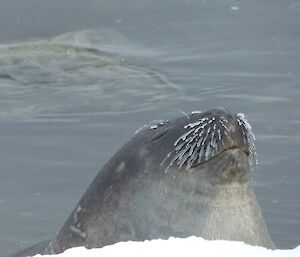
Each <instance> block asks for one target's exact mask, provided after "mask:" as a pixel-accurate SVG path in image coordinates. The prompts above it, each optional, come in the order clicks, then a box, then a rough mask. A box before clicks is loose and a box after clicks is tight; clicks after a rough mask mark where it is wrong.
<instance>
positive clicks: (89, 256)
mask: <svg viewBox="0 0 300 257" xmlns="http://www.w3.org/2000/svg"><path fill="white" fill-rule="evenodd" d="M41 256H42V255H40V254H38V255H35V257H41ZM46 256H49V257H54V256H57V257H154V256H172V257H182V256H189V257H194V256H195V257H196V256H197V257H199V256H205V257H253V256H255V257H269V256H270V257H274V256H276V257H286V256H288V257H300V246H298V247H297V248H295V249H291V250H279V249H278V250H270V249H266V248H263V247H259V246H251V245H247V244H245V243H243V242H233V241H223V240H216V241H209V240H205V239H203V238H200V237H189V238H170V239H168V240H161V239H158V240H152V241H144V242H120V243H116V244H114V245H109V246H105V247H103V248H98V249H89V250H88V249H86V248H84V247H76V248H71V249H68V250H66V251H65V252H64V253H61V254H57V255H43V256H42V257H46Z"/></svg>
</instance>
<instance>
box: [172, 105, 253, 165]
mask: <svg viewBox="0 0 300 257" xmlns="http://www.w3.org/2000/svg"><path fill="white" fill-rule="evenodd" d="M191 117H192V116H191ZM183 127H184V131H185V132H184V133H183V134H182V135H180V136H179V137H178V138H177V139H176V141H175V142H174V145H173V146H174V150H173V151H172V152H171V153H169V154H168V156H167V157H166V158H171V160H170V163H169V167H170V166H172V165H173V164H176V165H177V166H178V167H179V168H182V167H183V166H185V168H186V170H188V169H190V168H192V167H195V166H197V165H199V164H201V163H204V162H206V161H208V160H210V159H212V158H214V157H215V156H217V155H218V154H220V153H222V152H224V151H226V150H228V149H231V148H241V149H242V150H243V151H244V152H245V153H246V154H247V155H248V156H249V162H250V164H251V166H252V165H253V164H254V163H256V151H255V146H254V139H255V137H254V135H253V133H252V131H251V126H250V124H249V123H248V122H247V120H246V117H245V115H244V114H241V113H240V114H237V115H236V114H232V113H230V112H228V111H225V110H213V111H210V112H206V113H202V114H200V115H199V116H198V118H197V119H194V120H192V121H191V120H190V119H189V123H188V124H184V126H183Z"/></svg>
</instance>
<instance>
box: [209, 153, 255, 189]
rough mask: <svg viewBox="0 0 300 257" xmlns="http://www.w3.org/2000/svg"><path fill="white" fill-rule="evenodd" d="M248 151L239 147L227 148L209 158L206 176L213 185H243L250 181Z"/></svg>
mask: <svg viewBox="0 0 300 257" xmlns="http://www.w3.org/2000/svg"><path fill="white" fill-rule="evenodd" d="M248 158H249V157H248V153H247V152H246V151H244V149H241V148H230V149H227V150H225V151H223V152H221V153H220V154H218V155H217V156H215V157H213V158H212V159H210V160H209V161H208V162H207V164H206V166H207V168H208V169H207V171H208V173H207V177H209V178H210V179H209V181H210V182H211V183H212V184H213V185H229V186H231V187H232V185H233V184H235V185H237V186H238V185H244V184H246V183H248V182H250V177H251V172H250V165H249V159H248Z"/></svg>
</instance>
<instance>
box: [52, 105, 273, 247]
mask: <svg viewBox="0 0 300 257" xmlns="http://www.w3.org/2000/svg"><path fill="white" fill-rule="evenodd" d="M255 163H256V153H255V147H254V136H253V134H252V132H251V127H250V125H249V123H248V122H247V121H246V119H245V116H244V115H242V114H234V113H231V112H229V111H226V110H224V109H216V110H211V111H208V112H204V113H199V112H194V113H191V114H190V115H186V116H182V117H179V118H177V119H175V120H173V121H161V120H159V121H153V122H151V123H149V124H146V125H144V126H143V127H142V128H141V129H139V130H138V131H137V132H136V134H135V136H134V137H133V138H132V139H131V140H130V141H129V142H128V143H126V144H125V145H124V146H123V147H122V148H121V149H120V150H119V151H118V152H117V153H116V154H115V155H114V156H113V157H112V158H111V160H110V161H109V162H108V163H107V164H106V165H105V166H104V167H103V169H102V170H101V171H100V172H99V174H98V175H97V177H96V178H95V180H94V181H93V182H92V184H91V186H90V187H89V189H88V190H87V192H86V193H85V194H84V196H83V197H82V199H81V200H80V202H79V203H78V205H77V207H76V208H75V210H74V211H73V213H72V214H71V216H70V217H69V219H68V220H67V221H66V223H65V224H64V226H63V227H62V229H61V230H60V231H59V233H58V235H57V236H56V237H55V238H54V239H53V240H52V242H51V243H50V244H49V246H48V247H47V250H46V253H60V252H62V251H64V250H66V249H68V248H70V247H75V246H80V245H84V246H85V247H87V248H95V247H102V246H105V245H110V244H114V243H116V242H119V241H129V240H134V241H142V240H149V239H156V238H165V239H166V238H169V237H170V236H174V237H187V236H192V235H195V236H201V237H204V238H206V239H224V240H239V241H244V242H245V243H248V244H252V245H259V246H264V247H268V248H274V244H273V242H272V240H271V238H270V236H269V233H268V230H267V227H266V225H265V222H264V219H263V216H262V213H261V210H260V207H259V204H258V202H257V200H256V197H255V195H254V192H253V190H252V186H251V167H252V168H253V166H254V164H255Z"/></svg>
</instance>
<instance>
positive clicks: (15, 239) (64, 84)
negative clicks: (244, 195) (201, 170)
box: [0, 0, 300, 255]
mask: <svg viewBox="0 0 300 257" xmlns="http://www.w3.org/2000/svg"><path fill="white" fill-rule="evenodd" d="M299 15H300V4H299V2H298V1H296V0H295V1H292V0H291V1H284V2H283V1H279V0H272V1H271V0H269V1H263V2H261V1H255V0H253V1H193V0H189V1H179V0H178V1H177V0H172V1H171V0H166V1H163V2H162V3H161V2H157V3H156V2H155V1H150V0H149V1H147V0H143V1H137V0H128V1H119V0H116V1H97V0H89V1H85V2H84V3H83V2H82V1H71V0H64V1H46V0H43V1H41V0H28V1H26V3H25V2H24V3H23V2H21V1H17V0H12V1H1V2H0V44H1V47H0V127H1V135H0V142H1V145H2V147H1V148H0V163H1V169H0V177H1V179H0V196H1V197H0V249H1V253H2V254H3V255H5V254H6V253H8V252H11V251H15V250H17V249H20V248H22V247H24V246H27V245H30V244H31V243H34V242H37V241H40V240H42V239H44V238H49V237H52V236H53V235H54V234H55V233H56V232H57V230H58V229H59V228H60V226H61V225H62V224H63V222H64V221H65V219H66V218H67V216H68V215H69V214H70V212H71V211H72V209H73V208H74V206H75V204H76V203H77V201H78V200H79V198H80V197H81V195H82V194H83V193H84V191H85V190H86V188H87V187H88V185H89V183H90V182H91V180H92V179H93V178H94V177H95V175H96V174H97V172H98V171H99V169H100V168H101V166H102V165H104V164H105V162H106V161H107V160H108V159H109V158H110V157H111V156H112V155H113V154H114V152H116V151H117V150H118V149H119V148H120V147H121V145H122V144H123V143H125V142H126V141H127V140H128V139H129V138H130V137H131V136H132V135H133V134H134V131H136V129H137V128H138V127H140V126H141V125H143V124H144V123H146V122H148V121H150V120H154V119H156V120H157V119H169V118H171V117H175V116H178V115H181V113H180V111H178V110H183V111H186V112H189V111H194V110H203V111H204V110H208V109H211V108H215V107H219V106H223V107H225V108H227V109H230V110H232V111H235V112H244V113H246V114H247V116H248V120H249V121H250V123H251V125H252V127H253V129H254V133H255V135H256V138H257V140H256V147H257V152H258V161H259V165H258V166H257V169H256V171H255V172H254V187H255V191H256V194H257V197H258V199H259V202H260V203H261V206H262V210H263V212H264V216H265V218H266V222H267V224H268V227H269V230H270V233H271V235H272V238H273V239H274V241H275V243H276V245H277V247H279V248H292V247H294V246H296V245H299V244H300V232H299V231H300V201H299V196H300V189H299V184H300V176H299V174H298V173H299V172H298V167H299V166H300V111H299V107H300V44H299V42H300V26H299V17H300V16H299Z"/></svg>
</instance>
